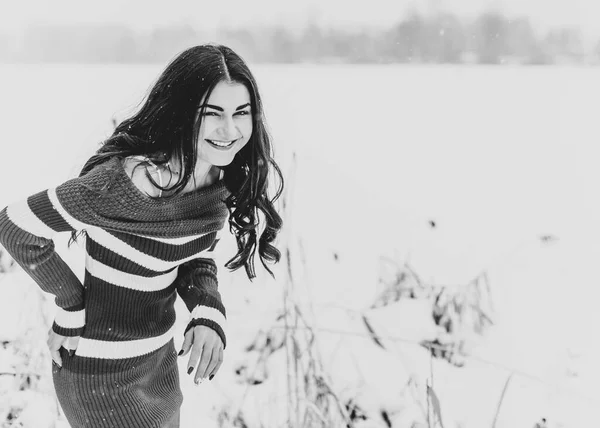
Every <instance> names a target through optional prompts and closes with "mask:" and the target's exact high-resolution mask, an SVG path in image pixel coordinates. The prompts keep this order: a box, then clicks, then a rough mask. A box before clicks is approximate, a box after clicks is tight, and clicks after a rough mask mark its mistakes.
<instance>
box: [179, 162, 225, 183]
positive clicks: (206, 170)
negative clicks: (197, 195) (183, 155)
mask: <svg viewBox="0 0 600 428" xmlns="http://www.w3.org/2000/svg"><path fill="white" fill-rule="evenodd" d="M169 163H170V164H171V167H172V168H173V169H174V170H175V171H177V172H178V174H181V170H182V168H181V165H179V162H177V161H176V160H171V161H170V162H169ZM220 172H221V171H220V169H219V168H218V167H216V166H214V165H212V164H210V163H208V162H205V161H202V160H198V161H197V162H196V168H195V169H194V174H193V175H192V179H191V182H190V183H189V184H188V186H190V187H192V188H194V189H198V188H202V187H206V186H210V185H211V184H213V183H214V182H215V181H217V180H218V179H219V174H220Z"/></svg>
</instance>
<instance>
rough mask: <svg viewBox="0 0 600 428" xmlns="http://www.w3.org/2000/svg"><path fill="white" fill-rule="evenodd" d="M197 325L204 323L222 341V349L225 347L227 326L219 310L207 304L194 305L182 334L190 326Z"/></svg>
mask: <svg viewBox="0 0 600 428" xmlns="http://www.w3.org/2000/svg"><path fill="white" fill-rule="evenodd" d="M198 325H204V326H206V327H209V328H212V329H213V330H214V331H215V332H216V333H217V334H218V335H219V337H220V338H221V340H222V341H223V349H225V347H226V346H227V339H226V334H225V331H226V327H227V319H226V318H225V315H224V314H223V313H222V312H221V311H219V310H217V309H215V308H211V307H209V306H203V305H198V306H196V308H195V309H194V310H193V311H192V314H191V316H190V322H189V323H188V325H187V327H186V328H185V332H184V334H185V333H187V331H188V330H189V329H191V328H192V327H195V326H198Z"/></svg>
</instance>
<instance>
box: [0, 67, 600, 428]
mask: <svg viewBox="0 0 600 428" xmlns="http://www.w3.org/2000/svg"><path fill="white" fill-rule="evenodd" d="M160 69H161V67H158V66H114V65H110V66H109V65H106V66H79V65H78V66H64V65H60V66H59V65H39V66H37V65H29V66H2V67H1V68H0V94H1V97H0V124H1V125H0V126H1V127H0V129H1V131H2V134H1V135H2V140H1V142H0V149H1V159H2V164H1V165H2V167H1V169H0V177H2V181H3V183H4V184H3V186H2V187H1V188H0V205H1V206H4V205H5V204H7V203H9V202H11V201H14V200H16V199H18V198H22V197H25V196H27V195H29V194H31V193H33V192H36V191H39V190H41V189H44V188H47V187H50V186H55V185H57V184H59V183H60V182H62V181H64V180H65V179H67V178H70V177H72V176H74V175H76V174H77V173H78V170H79V168H80V167H81V165H82V163H83V162H84V161H85V159H87V157H88V156H89V155H90V154H91V153H92V152H93V150H94V147H95V145H96V144H97V143H98V142H99V141H100V140H101V139H102V138H103V137H105V136H107V135H108V134H109V133H110V130H111V126H112V125H111V118H112V117H115V118H116V119H117V120H120V119H121V118H123V117H124V116H125V115H127V113H128V112H129V111H131V110H132V109H133V108H134V106H135V105H136V103H137V102H138V101H139V100H140V99H141V97H142V95H143V93H144V92H145V91H146V89H147V88H148V87H149V85H150V84H151V82H152V81H153V80H154V78H155V77H156V76H157V74H158V73H159V72H160ZM254 70H255V72H256V74H257V78H258V81H259V85H260V87H261V89H262V91H263V95H264V101H265V106H266V111H267V116H268V119H269V125H270V127H271V130H272V135H273V137H274V141H275V146H276V157H277V158H278V160H279V161H280V164H281V166H282V168H283V171H284V173H286V175H287V176H286V178H287V179H288V183H289V186H288V188H289V189H290V191H291V192H290V194H289V195H288V197H289V198H290V199H289V201H290V206H291V208H290V213H288V214H289V217H287V222H286V226H287V227H286V230H285V231H284V232H283V233H282V243H286V244H288V245H289V248H290V254H291V257H292V260H291V263H290V264H291V265H292V266H293V268H294V272H295V275H296V277H295V284H296V287H295V289H294V295H295V298H296V300H297V302H298V305H299V307H301V308H302V310H303V311H304V312H305V313H306V314H310V316H309V317H308V318H309V320H310V321H309V322H310V324H311V327H312V329H313V330H314V331H315V333H316V334H317V345H316V346H317V349H318V351H319V353H320V355H321V357H320V360H319V361H321V362H322V368H321V369H320V370H322V372H323V373H325V374H326V375H327V376H328V379H329V380H330V381H331V384H332V387H333V388H334V389H335V388H338V389H337V390H336V392H337V393H338V395H339V396H340V397H346V398H347V397H350V396H352V397H356V399H355V400H354V401H355V402H356V403H358V406H359V407H360V408H361V410H362V411H364V412H365V413H367V414H369V415H370V416H372V418H371V420H370V421H362V422H361V423H362V425H360V424H357V425H356V426H362V427H366V426H369V427H371V426H373V427H374V426H386V425H383V422H382V419H381V418H380V417H379V416H378V415H379V414H380V412H381V410H382V409H385V410H386V412H387V413H388V414H389V415H392V416H391V417H390V419H392V421H393V422H394V425H393V426H394V427H405V426H406V427H411V426H413V425H412V424H415V423H416V424H417V425H414V426H427V425H426V421H427V418H426V417H425V418H424V417H423V415H422V411H421V410H422V409H421V410H418V406H412V407H411V406H410V405H409V404H408V403H409V402H418V401H419V400H421V401H422V402H425V403H426V400H425V396H426V393H425V389H424V388H425V387H426V383H429V382H430V381H431V374H432V373H433V374H434V376H433V380H434V383H433V386H434V389H435V392H436V394H437V396H438V397H439V401H440V403H441V413H442V416H443V421H444V426H445V427H446V428H447V427H461V428H467V427H474V428H480V427H492V426H494V425H493V423H494V422H493V421H494V418H495V416H496V414H497V419H496V421H495V426H496V427H498V428H499V427H510V428H512V427H517V426H522V427H527V428H533V427H534V425H535V423H536V422H538V421H539V420H540V419H541V418H542V417H543V418H546V419H547V420H548V425H547V426H548V427H565V428H566V427H568V428H571V427H589V426H594V425H595V419H597V416H596V414H595V412H594V410H595V409H596V408H597V406H598V405H600V396H599V395H598V392H597V385H598V383H599V382H600V369H598V365H597V364H596V361H597V360H598V358H599V357H600V346H599V344H600V339H598V335H597V331H596V328H595V327H596V326H597V325H598V320H597V318H598V315H597V313H598V312H597V302H598V299H599V297H600V290H599V286H600V280H599V275H598V272H597V270H596V269H595V267H596V265H597V259H598V257H600V225H599V224H598V222H596V221H595V220H596V219H597V218H598V215H600V198H598V186H599V184H598V183H600V170H599V169H598V168H597V167H596V165H597V160H598V157H599V155H600V148H599V147H600V146H599V145H598V141H600V140H599V138H598V137H599V136H600V135H599V134H600V130H599V129H598V127H597V125H596V123H597V119H596V111H595V109H594V107H595V101H596V100H597V99H599V98H600V79H598V77H597V73H598V70H596V69H593V68H589V69H586V68H568V67H564V68H563V67H554V68H536V67H532V68H527V67H520V68H512V67H501V68H493V67H492V68H486V67H477V68H469V67H440V66H436V67H425V66H409V67H406V66H360V67H352V66H331V67H318V66H257V67H254ZM294 155H295V159H296V162H295V163H294V162H293V158H294ZM294 165H295V167H294ZM59 243H60V244H62V246H59V250H60V251H61V254H64V255H65V257H66V258H67V259H69V260H70V261H71V262H72V263H73V265H74V266H76V267H78V269H79V270H81V260H80V259H79V258H78V257H77V256H78V255H79V254H78V250H77V248H75V249H73V250H71V251H67V250H65V248H64V242H62V241H61V242H59ZM232 249H233V242H232V239H229V240H227V241H226V242H225V243H224V245H222V246H221V248H220V251H221V253H222V254H223V257H226V256H227V255H228V254H229V253H230V252H231V251H232ZM382 256H383V257H388V258H392V259H393V260H394V261H395V262H397V263H398V264H399V265H403V264H404V263H405V262H408V263H409V264H410V266H411V267H412V269H414V271H415V272H416V273H417V274H418V275H419V277H420V278H421V279H422V280H423V281H424V282H425V283H427V284H428V285H430V286H432V287H438V288H439V287H443V286H448V287H451V286H456V287H455V288H460V287H464V286H465V285H466V284H468V283H469V281H471V280H473V279H474V278H477V277H478V276H479V275H480V274H482V273H485V274H487V277H488V279H489V283H490V286H491V296H492V299H493V306H494V309H495V310H494V313H493V321H494V325H493V326H492V327H491V328H490V329H488V330H487V331H485V333H484V335H483V336H482V337H481V338H480V339H478V340H474V341H472V342H469V343H471V346H470V348H469V349H468V354H469V355H470V357H467V358H466V363H465V365H464V367H462V368H456V367H454V366H452V365H449V364H448V363H447V362H446V361H444V360H438V359H434V360H433V361H431V360H430V357H429V356H428V355H429V354H428V352H427V351H426V350H425V349H424V348H423V347H421V346H418V342H419V341H421V340H427V339H432V338H433V337H435V335H436V334H437V332H438V330H437V329H436V328H437V326H435V324H434V323H433V320H432V317H431V313H430V311H431V305H430V303H431V302H430V301H427V299H425V300H417V299H407V300H400V301H399V302H395V303H394V304H391V305H389V306H387V307H385V308H379V309H376V310H374V309H371V308H370V306H371V304H372V303H373V302H374V301H375V299H376V297H377V296H378V293H379V292H381V289H380V288H379V287H380V284H379V282H378V281H379V279H380V276H381V274H382V271H383V267H382V264H381V257H382ZM224 261H225V260H223V262H224ZM221 264H222V263H221ZM286 272H287V271H286V266H285V264H284V263H282V265H281V266H279V267H278V269H277V274H278V275H277V280H276V281H273V280H270V279H269V278H267V277H266V276H265V275H261V276H260V278H259V279H258V280H257V281H256V282H255V283H252V284H250V283H248V282H247V281H245V280H244V274H243V272H236V273H234V274H231V273H228V272H226V271H225V269H221V289H222V294H223V298H224V300H225V302H226V304H227V306H228V315H229V325H230V328H231V330H232V332H231V333H230V337H231V338H230V339H229V341H230V343H231V345H230V346H228V350H229V349H230V351H229V353H227V352H226V354H225V359H226V360H225V363H224V364H223V366H222V368H221V370H220V373H219V374H218V375H217V376H216V377H215V379H214V380H213V381H212V382H209V383H208V384H207V385H202V386H200V387H199V388H195V387H194V386H193V384H192V383H191V381H187V379H186V377H187V376H184V375H183V372H182V384H183V389H184V396H185V401H184V406H183V409H182V411H183V422H182V428H186V427H196V426H202V427H211V426H215V427H216V426H218V425H217V413H218V409H223V408H229V409H230V411H233V412H234V413H235V412H236V411H238V410H243V412H244V415H245V420H246V422H248V423H249V427H251V428H254V427H255V426H256V427H258V426H260V425H258V421H259V420H261V421H262V422H263V423H264V425H263V426H265V427H268V428H271V427H276V426H283V422H284V421H285V419H284V416H285V415H284V414H279V413H278V412H280V411H282V409H285V403H286V398H285V397H282V396H278V397H276V396H275V393H276V392H277V393H278V394H282V393H286V391H287V390H286V388H285V382H286V376H287V375H286V369H285V361H284V359H285V358H284V357H285V353H284V352H279V353H277V352H274V353H273V355H272V358H270V359H269V360H268V362H267V365H266V366H265V367H268V368H269V375H268V376H269V379H270V381H268V382H267V381H265V382H263V384H261V385H256V386H247V384H244V383H243V382H241V380H240V379H241V378H243V376H241V375H239V374H236V368H239V367H240V365H241V364H243V363H244V364H246V365H247V366H248V367H250V368H252V370H254V374H253V375H252V376H256V372H257V371H259V372H260V370H261V369H260V367H262V366H261V365H260V362H259V363H257V362H256V361H253V360H252V358H256V355H253V354H252V353H251V352H246V351H245V350H244V349H245V348H246V346H248V345H249V344H250V343H251V342H252V341H253V340H254V338H255V335H256V332H257V331H258V330H259V329H265V330H268V329H269V328H270V327H271V324H273V322H274V318H275V316H276V315H277V314H278V313H279V311H280V309H281V307H282V302H283V289H284V287H285V285H286ZM40 295H41V293H37V292H36V289H35V287H32V286H31V284H30V283H29V281H28V279H27V278H26V277H25V276H24V275H23V274H22V273H21V272H13V273H11V274H9V275H4V276H2V274H0V343H3V342H11V343H12V342H14V341H15V340H17V341H20V342H19V346H20V347H21V348H23V347H25V348H27V349H29V348H31V349H33V350H34V351H35V350H36V349H37V348H36V346H38V345H39V346H41V347H42V350H41V351H39V350H38V351H35V352H38V353H39V352H42V356H41V357H40V358H39V361H41V362H40V363H39V364H40V365H39V367H38V366H34V365H33V364H32V363H31V364H29V366H28V370H32V372H36V373H40V374H41V375H42V377H41V379H40V387H39V388H38V389H39V390H40V391H41V392H39V393H37V392H36V393H35V394H34V393H30V392H28V393H27V394H28V395H23V394H20V395H19V394H17V393H16V392H14V391H11V390H10V388H12V387H14V385H13V384H11V382H10V381H7V380H6V379H3V377H4V378H5V377H6V376H0V424H2V423H3V424H4V425H0V426H11V425H10V424H8V425H7V422H5V421H4V419H3V418H4V417H5V414H4V413H3V411H6V410H5V409H3V408H2V406H3V405H4V406H8V405H9V404H10V403H12V404H10V405H14V400H15V399H16V398H14V397H17V395H18V399H19V400H22V401H23V402H24V404H23V406H24V407H26V408H28V407H29V408H35V411H29V416H28V415H27V414H26V415H25V417H23V418H22V421H26V420H27V417H29V418H30V420H32V419H31V418H34V416H37V417H38V418H39V417H40V415H52V414H56V408H55V407H56V404H55V403H54V402H53V401H52V399H51V397H52V396H51V394H52V387H51V382H50V383H48V382H49V380H48V379H49V374H50V371H49V362H48V361H47V360H48V358H46V359H44V355H43V346H45V332H46V330H43V328H42V324H43V320H44V319H46V320H49V319H52V307H51V305H50V304H49V303H48V302H45V303H44V302H43V301H42V302H41V303H39V305H40V306H39V310H37V311H31V309H30V306H29V305H25V302H30V300H31V299H34V298H35V299H39V297H36V296H40ZM265 301H266V302H267V303H265ZM37 304H38V303H36V305H37ZM38 313H41V314H42V315H41V316H39V314H38ZM365 314H367V315H368V319H369V320H370V322H371V324H372V325H373V326H374V327H375V330H376V331H377V332H378V333H379V334H380V335H382V336H386V337H387V339H386V340H384V345H385V348H386V349H385V350H382V348H381V347H378V346H377V345H375V344H374V342H373V340H371V339H370V338H369V334H368V332H367V330H366V329H365V328H364V325H363V323H362V322H361V316H363V315H365ZM179 315H180V317H179V318H178V325H179V328H180V329H182V328H183V326H184V325H185V322H186V320H187V314H186V313H185V307H184V306H183V305H180V306H179ZM15 320H16V321H15ZM36 329H37V330H36ZM274 331H277V330H276V329H275V330H274ZM394 338H396V339H403V340H394ZM21 342H22V343H21ZM178 343H179V342H178ZM34 351H32V352H34ZM9 354H10V352H9V351H7V350H6V349H2V348H0V372H4V371H6V370H9V371H10V370H13V371H14V370H15V369H14V367H15V365H16V363H14V361H15V359H18V357H15V356H13V355H12V354H11V355H9ZM46 357H47V354H46ZM36 361H37V360H36ZM44 364H45V366H44ZM19 367H21V366H19ZM256 367H259V368H258V369H257V368H256ZM511 373H512V376H511ZM410 378H412V379H415V380H416V381H415V382H416V384H417V386H418V388H416V389H415V391H416V393H417V394H421V395H420V396H419V397H417V399H413V400H409V399H408V398H407V397H406V394H405V392H401V390H403V387H404V385H405V384H407V379H410ZM509 378H510V381H509V382H508V383H507V380H508V379H509ZM273 379H278V381H277V382H278V384H280V385H284V386H282V387H278V386H277V385H275V382H274V381H273ZM186 381H187V382H186ZM505 385H507V386H506V392H505V394H504V398H503V400H502V405H501V408H500V410H499V411H498V404H499V401H500V397H501V395H502V391H503V388H505ZM269 388H271V389H269ZM278 388H279V389H278ZM11 397H12V398H11ZM43 397H46V398H43ZM10 400H13V401H12V402H11V401H10ZM346 401H347V400H346ZM40 403H41V404H40ZM279 404H282V405H281V406H279ZM36 406H37V407H36ZM44 409H45V410H44ZM44 412H45V413H44ZM53 412H54V413H53ZM25 413H26V412H25ZM375 416H377V417H375ZM33 420H35V418H34V419H33ZM250 422H252V423H253V424H250ZM16 423H17V422H15V426H21V425H16ZM44 423H46V424H47V425H42V424H40V422H39V420H38V421H37V422H35V423H34V422H30V424H29V425H27V424H25V425H24V426H28V427H29V426H31V427H33V426H36V427H42V426H48V427H51V426H54V425H53V424H54V420H48V419H47V420H44ZM418 423H420V424H421V425H418ZM57 426H61V425H60V424H59V425H57ZM63 426H64V425H63ZM240 426H241V425H240ZM340 426H344V425H343V424H341V425H340ZM432 426H433V423H432Z"/></svg>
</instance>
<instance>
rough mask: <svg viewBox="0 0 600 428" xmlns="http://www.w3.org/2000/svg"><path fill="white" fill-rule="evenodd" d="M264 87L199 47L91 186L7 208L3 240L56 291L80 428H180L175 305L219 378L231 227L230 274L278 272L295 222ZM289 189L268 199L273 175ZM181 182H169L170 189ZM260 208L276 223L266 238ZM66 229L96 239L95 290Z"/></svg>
mask: <svg viewBox="0 0 600 428" xmlns="http://www.w3.org/2000/svg"><path fill="white" fill-rule="evenodd" d="M271 153H272V148H271V142H270V139H269V136H268V134H267V132H266V127H265V124H264V118H263V113H262V103H261V99H260V95H259V93H258V89H257V85H256V81H255V80H254V77H253V76H252V74H251V73H250V71H249V69H248V67H247V65H246V64H245V63H244V61H243V60H242V59H241V58H240V57H239V56H238V55H237V54H236V53H234V52H233V51H232V50H231V49H229V48H227V47H224V46H220V45H202V46H196V47H193V48H190V49H188V50H186V51H184V52H183V53H181V54H180V55H179V56H177V57H176V58H175V59H174V60H173V61H172V62H171V63H170V64H169V65H168V66H167V68H166V69H165V71H164V72H163V73H162V75H161V76H160V77H159V79H158V81H157V82H156V84H155V85H154V86H153V88H152V90H151V91H150V93H149V95H148V98H147V100H146V101H145V103H144V104H143V105H142V107H141V108H140V111H139V112H137V113H136V114H134V115H133V116H132V117H130V118H128V119H126V120H124V121H123V122H122V123H120V124H119V125H118V126H117V127H116V129H115V131H114V133H113V135H112V136H111V137H110V138H108V139H107V140H106V141H105V142H104V143H103V145H102V146H101V148H100V149H99V150H98V151H97V153H96V154H95V155H94V156H92V157H91V158H90V159H89V160H88V161H87V163H86V164H85V166H84V167H83V169H82V171H81V173H80V175H79V177H77V178H74V179H71V180H68V181H67V182H65V183H63V184H61V185H59V186H58V187H56V188H51V189H47V190H43V191H40V192H38V193H36V194H34V195H32V196H30V197H29V198H27V200H23V201H20V202H17V203H14V204H11V205H9V206H8V207H6V208H5V209H3V210H2V211H0V244H2V245H3V246H4V247H5V248H6V250H7V251H8V252H9V253H10V254H11V255H12V256H13V258H14V259H15V260H16V261H17V262H18V263H19V265H20V266H21V267H22V268H23V269H24V270H25V271H26V272H27V273H28V274H29V275H30V276H31V277H32V278H33V279H34V280H35V281H36V282H37V283H38V284H39V285H40V287H41V288H42V289H43V290H45V291H47V292H50V293H53V294H54V295H56V304H57V306H58V309H57V316H56V319H55V322H54V324H53V326H52V329H51V330H50V332H49V337H48V346H49V348H50V354H51V356H52V358H53V361H54V363H55V365H54V367H53V378H54V385H55V389H56V393H57V396H58V399H59V402H60V404H61V406H62V408H63V410H64V413H65V415H66V416H67V419H68V421H69V423H70V424H71V425H72V426H73V427H94V428H97V427H114V426H126V427H129V428H135V427H144V428H148V427H178V426H179V409H180V406H181V403H182V399H183V397H182V395H181V390H180V387H179V376H178V368H177V352H176V351H175V348H174V340H173V326H174V322H175V311H174V302H175V299H176V297H177V295H179V296H180V297H181V298H182V300H183V301H184V302H185V304H186V306H187V308H188V309H189V311H190V321H189V323H188V325H187V328H186V330H185V337H184V342H183V346H182V349H181V350H180V352H179V355H180V356H182V355H186V354H188V353H189V354H190V356H189V359H188V362H187V367H188V370H187V372H188V374H191V373H192V372H193V371H194V370H195V371H196V372H195V375H194V380H195V382H196V383H197V384H198V383H200V382H201V381H203V380H204V379H205V378H209V379H212V377H213V376H214V375H215V374H216V373H217V372H218V370H219V367H220V366H221V363H222V361H223V355H224V354H223V352H224V349H225V347H226V344H227V342H226V311H225V306H224V304H223V302H222V300H221V295H220V293H219V291H218V281H217V266H216V264H215V262H214V260H213V259H212V257H211V255H212V250H213V249H214V248H215V245H216V244H217V242H218V238H217V233H218V232H219V231H220V230H221V229H223V227H224V225H225V222H226V221H228V222H229V230H230V231H232V233H233V234H234V236H235V238H236V240H237V243H238V252H237V253H236V254H235V255H234V256H233V257H232V258H231V260H229V262H228V263H227V264H226V267H228V268H230V269H232V270H235V269H239V268H240V267H242V266H243V267H244V268H245V269H246V273H247V275H248V277H249V278H250V279H252V278H253V277H254V276H255V273H254V264H253V260H254V256H255V253H256V250H258V256H259V258H260V260H261V262H262V264H263V266H264V267H265V268H266V269H267V270H268V271H269V272H271V271H270V269H269V268H268V266H267V263H268V262H272V263H273V262H278V261H279V259H280V253H279V251H278V250H277V249H276V248H275V247H274V246H273V245H272V243H273V241H274V239H275V238H276V236H277V233H278V232H279V230H280V229H281V227H282V221H281V217H280V216H279V214H278V213H277V211H276V210H275V209H274V206H273V202H274V200H275V199H277V198H278V197H279V195H280V194H281V191H282V188H283V177H282V176H281V172H280V170H279V167H278V166H277V164H276V163H275V161H274V160H273V158H272V154H271ZM271 168H273V169H274V170H275V173H276V174H277V175H278V177H279V180H280V185H279V187H278V189H277V192H276V193H275V195H273V196H272V197H270V196H269V195H268V194H267V189H268V176H269V170H270V169H271ZM167 179H168V180H167ZM259 210H260V211H261V212H262V214H263V216H264V218H265V220H264V221H265V224H264V228H263V230H264V231H263V232H262V234H261V235H260V237H258V236H257V231H258V230H259V215H258V212H259ZM59 232H70V233H71V234H72V238H73V239H77V237H78V234H80V233H84V234H85V236H86V241H85V247H86V263H85V266H86V269H85V280H84V282H83V284H82V283H81V282H80V281H79V279H78V278H77V277H76V276H75V275H74V274H73V271H72V270H71V268H70V267H69V266H68V265H67V264H66V263H65V262H64V261H63V260H62V259H61V258H60V257H59V256H58V254H57V253H56V252H55V250H54V242H53V237H54V236H55V234H56V233H59Z"/></svg>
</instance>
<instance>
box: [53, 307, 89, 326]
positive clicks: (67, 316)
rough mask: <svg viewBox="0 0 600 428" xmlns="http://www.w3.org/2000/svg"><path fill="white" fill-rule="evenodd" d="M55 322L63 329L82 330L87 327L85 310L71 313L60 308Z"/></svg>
mask: <svg viewBox="0 0 600 428" xmlns="http://www.w3.org/2000/svg"><path fill="white" fill-rule="evenodd" d="M54 322H55V323H56V324H58V325H59V326H61V327H63V328H81V327H83V326H84V325H85V309H82V310H80V311H73V312H69V311H65V310H64V309H63V308H61V307H58V308H57V311H56V317H55V318H54Z"/></svg>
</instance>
